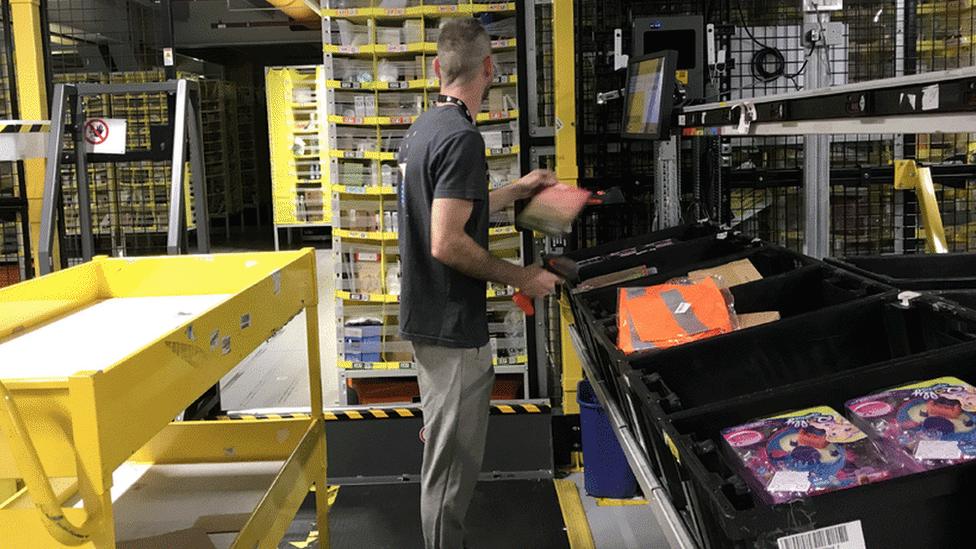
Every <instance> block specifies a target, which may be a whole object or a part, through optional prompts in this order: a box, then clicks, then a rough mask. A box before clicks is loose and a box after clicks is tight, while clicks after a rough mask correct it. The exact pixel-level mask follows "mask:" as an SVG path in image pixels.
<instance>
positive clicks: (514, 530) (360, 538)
mask: <svg viewBox="0 0 976 549" xmlns="http://www.w3.org/2000/svg"><path fill="white" fill-rule="evenodd" d="M313 509H314V506H313V500H312V498H311V497H310V498H308V499H306V501H305V503H304V504H303V505H302V510H301V511H300V512H299V514H298V516H297V517H296V520H295V523H294V524H293V527H292V529H291V531H290V532H289V533H290V534H291V535H289V536H286V538H285V541H284V542H283V543H282V544H281V547H296V546H304V543H302V542H307V541H312V543H310V544H309V545H308V546H307V547H308V548H309V549H315V548H316V547H318V543H316V541H313V540H314V537H313V538H312V540H309V538H308V537H306V535H307V533H308V531H309V525H310V524H312V523H314V520H315V516H314V512H313ZM329 529H330V534H331V535H330V538H331V542H332V549H363V548H369V549H372V548H377V549H381V548H389V549H412V548H418V549H422V548H423V535H422V534H421V531H420V485H419V484H416V483H410V484H406V483H405V484H382V485H372V486H343V487H341V488H340V489H339V494H338V497H337V498H336V501H335V504H334V505H333V506H332V509H331V511H330V513H329ZM294 542H298V543H297V544H292V543H294ZM467 546H468V547H469V548H471V549H489V548H491V549H497V548H506V547H533V548H539V549H548V548H552V549H569V541H568V538H567V537H566V532H565V525H564V524H563V517H562V512H561V511H560V508H559V500H558V499H557V497H556V490H555V487H554V486H553V483H552V480H500V481H492V482H481V483H479V484H478V487H477V489H476V490H475V495H474V499H473V500H472V502H471V508H470V510H469V511H468V521H467Z"/></svg>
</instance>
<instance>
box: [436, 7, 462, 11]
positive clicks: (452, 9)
mask: <svg viewBox="0 0 976 549" xmlns="http://www.w3.org/2000/svg"><path fill="white" fill-rule="evenodd" d="M457 10H458V7H457V6H437V12H438V13H457Z"/></svg>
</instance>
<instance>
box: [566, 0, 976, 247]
mask: <svg viewBox="0 0 976 549" xmlns="http://www.w3.org/2000/svg"><path fill="white" fill-rule="evenodd" d="M576 15H577V51H578V55H579V62H578V67H579V73H580V74H579V75H578V77H579V84H578V91H577V103H578V108H579V113H578V114H579V116H578V122H579V126H580V145H579V147H580V150H579V162H580V175H581V177H582V178H583V182H584V184H586V183H591V182H597V181H621V180H624V181H627V182H628V183H630V184H634V183H636V184H637V185H639V186H641V187H642V188H644V189H650V188H651V187H652V184H653V169H651V168H652V167H653V164H652V163H651V161H652V160H653V158H652V155H651V154H650V153H647V154H640V153H638V154H634V147H635V144H634V143H633V142H627V141H624V140H620V139H619V138H616V137H614V135H615V134H616V133H619V124H618V121H619V120H620V110H621V108H622V104H621V103H620V102H617V103H616V104H613V103H608V104H606V105H598V104H597V103H596V101H595V100H594V97H595V93H596V92H598V91H607V90H610V89H617V88H619V87H622V84H623V79H624V74H623V73H624V71H615V70H613V67H612V52H613V50H612V48H613V32H614V29H620V30H621V31H622V34H623V51H624V52H625V53H630V49H631V48H630V43H631V38H632V37H631V36H630V34H631V28H630V27H631V23H632V21H633V20H634V19H636V18H638V17H641V16H659V17H663V16H669V15H703V16H704V20H705V23H713V24H715V25H716V28H717V29H718V35H719V42H720V44H719V47H722V46H723V45H724V46H725V47H727V49H728V52H729V57H730V59H731V63H729V64H728V65H727V66H726V68H725V70H724V71H723V72H717V71H716V70H714V69H711V70H710V71H709V73H708V74H707V75H706V76H707V77H708V79H709V80H710V81H712V82H714V83H716V89H717V91H714V92H713V94H712V95H711V96H708V97H706V98H705V100H706V101H715V100H717V99H730V100H735V99H739V98H748V97H760V96H764V95H770V94H778V93H787V92H791V91H795V90H798V89H802V88H804V87H805V86H806V85H807V77H808V74H807V69H808V68H809V66H810V62H811V57H812V56H813V55H818V56H820V58H819V59H818V61H819V62H820V63H821V64H822V65H825V66H826V67H827V69H826V73H827V84H829V85H840V84H845V83H855V82H866V81H871V80H875V79H880V78H891V77H895V76H901V75H905V74H913V73H921V72H929V71H935V70H944V69H951V68H958V67H965V66H970V65H972V64H973V61H974V59H976V53H974V51H973V50H974V45H973V43H974V41H976V34H974V27H976V24H974V23H976V4H974V3H973V2H971V1H969V0H951V1H948V2H943V1H939V2H935V1H917V0H847V1H846V2H844V9H843V10H842V11H840V12H833V13H831V14H830V15H829V16H827V15H824V16H822V17H821V18H820V19H819V20H818V21H817V22H816V23H813V22H811V23H809V24H811V25H816V26H819V27H821V29H819V30H826V29H827V26H828V25H831V24H836V25H839V27H837V28H838V29H839V32H838V34H839V39H837V40H835V41H833V43H832V44H831V45H830V46H829V47H828V48H825V49H823V48H818V49H816V50H814V49H813V48H810V47H809V46H808V45H806V44H805V42H804V14H803V12H802V11H801V3H800V2H788V3H784V2H779V1H775V0H710V1H706V2H690V1H682V0H673V1H672V0H656V1H649V2H635V1H627V0H618V1H613V0H611V1H602V0H601V1H594V0H585V1H583V2H579V3H577V9H576ZM728 31H730V32H728ZM972 137H973V136H972V134H948V135H880V134H871V135H848V136H841V135H836V136H830V166H831V171H830V173H831V180H830V192H831V214H830V217H831V219H830V224H831V231H830V239H831V248H830V249H831V253H832V254H834V255H855V254H876V253H916V252H920V251H923V250H924V234H923V228H922V227H921V226H920V225H919V223H920V219H919V216H918V206H917V203H916V200H915V198H914V195H913V194H912V193H910V192H907V191H896V190H894V188H893V174H892V172H891V171H886V170H890V169H891V166H892V163H893V161H894V160H895V159H899V158H906V159H916V160H918V161H919V162H922V163H926V164H931V165H933V166H935V167H938V166H945V165H964V166H966V167H967V168H966V169H963V170H961V173H962V175H961V176H959V175H958V173H959V171H957V172H956V173H957V176H956V177H953V178H952V179H951V180H950V179H945V178H940V177H938V176H937V177H936V193H937V196H938V199H939V203H940V206H941V211H942V214H943V221H944V224H945V226H946V235H947V240H948V241H949V247H950V249H951V250H953V251H967V250H970V249H974V250H976V217H974V216H976V214H974V213H973V212H972V209H973V208H972V207H973V205H974V204H973V199H974V194H976V169H974V170H973V171H972V172H968V171H967V170H968V166H969V165H971V163H973V161H974V158H973V157H974V155H976V146H974V145H973V139H972ZM803 143H804V140H803V138H802V137H800V136H797V137H775V138H745V139H735V140H731V141H730V142H729V143H728V144H729V145H730V147H731V149H730V150H729V151H728V152H729V155H728V156H729V163H728V167H727V169H726V170H725V171H724V172H723V187H722V194H723V200H724V203H725V208H724V209H723V211H722V212H720V214H719V215H718V216H717V218H718V219H719V220H720V221H722V222H725V223H729V224H731V225H733V226H736V227H738V228H741V229H742V230H743V231H745V232H748V233H751V234H754V235H756V236H759V237H761V238H763V239H764V240H767V241H770V242H775V243H779V244H782V245H785V246H787V247H790V248H793V249H796V250H801V249H802V247H803V242H804V237H805V233H804V211H805V209H804V197H803V182H804V177H803V165H804V151H803ZM690 151H691V149H690V147H689V146H688V145H685V151H684V153H683V154H684V156H685V160H686V161H685V164H684V170H683V173H682V180H683V182H686V181H687V179H688V173H687V171H688V169H689V166H690V164H689V162H688V161H687V157H688V156H689V155H688V153H689V152H690ZM641 161H645V162H646V163H647V165H646V166H641V165H638V164H636V163H639V162H641ZM937 173H938V171H937ZM966 173H971V174H973V175H972V176H967V175H966ZM683 184H684V185H685V186H684V187H683V189H682V191H683V193H684V196H683V198H684V201H683V211H682V213H683V215H684V220H688V219H687V217H688V216H687V212H689V211H691V210H690V209H688V208H687V204H688V199H689V197H688V193H689V189H688V187H687V183H683ZM635 196H643V198H642V199H646V200H647V204H646V205H647V207H648V208H650V207H651V204H652V203H653V197H652V196H651V193H650V191H647V192H645V193H643V195H640V193H635ZM632 207H634V206H633V204H629V205H628V208H632ZM645 217H647V216H645ZM621 218H623V216H621ZM611 220H612V222H614V223H615V222H616V221H617V220H618V218H611ZM593 222H594V223H596V220H593ZM599 223H600V224H603V223H606V220H601V221H600V222H599ZM610 227H611V228H608V229H607V230H605V231H604V233H605V235H604V236H606V237H609V236H611V235H612V236H616V235H618V234H620V232H623V233H627V232H629V233H636V232H639V231H640V230H641V228H640V226H639V225H638V226H636V227H634V228H632V229H624V230H623V231H615V230H613V229H612V223H611V225H610ZM584 228H585V229H586V230H588V231H590V232H589V233H588V234H591V235H595V236H594V238H597V239H599V238H601V236H600V235H599V234H598V233H599V230H598V229H590V228H588V227H584ZM586 238H590V237H589V236H588V237H586ZM587 243H593V242H587Z"/></svg>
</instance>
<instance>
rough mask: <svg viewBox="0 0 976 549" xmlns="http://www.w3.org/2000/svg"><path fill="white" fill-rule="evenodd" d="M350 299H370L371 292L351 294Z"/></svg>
mask: <svg viewBox="0 0 976 549" xmlns="http://www.w3.org/2000/svg"><path fill="white" fill-rule="evenodd" d="M349 301H369V294H349Z"/></svg>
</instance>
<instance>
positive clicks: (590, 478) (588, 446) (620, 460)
mask: <svg viewBox="0 0 976 549" xmlns="http://www.w3.org/2000/svg"><path fill="white" fill-rule="evenodd" d="M576 401H577V402H579V405H580V430H581V431H582V432H581V434H582V439H583V467H584V469H583V481H584V485H585V487H586V493H587V494H589V495H591V496H593V497H597V498H615V499H623V498H630V497H633V496H634V494H636V493H637V479H636V478H635V477H634V473H633V472H632V471H631V470H630V465H629V464H628V463H627V456H625V455H624V451H623V449H622V448H621V447H620V443H619V442H618V441H617V437H616V435H615V434H614V432H613V427H612V426H611V425H610V419H609V418H608V417H607V413H606V411H604V409H603V406H601V405H600V401H599V400H597V398H596V393H595V392H594V391H593V387H592V386H591V385H590V382H589V381H587V380H585V379H584V380H583V381H580V382H579V386H577V387H576Z"/></svg>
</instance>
